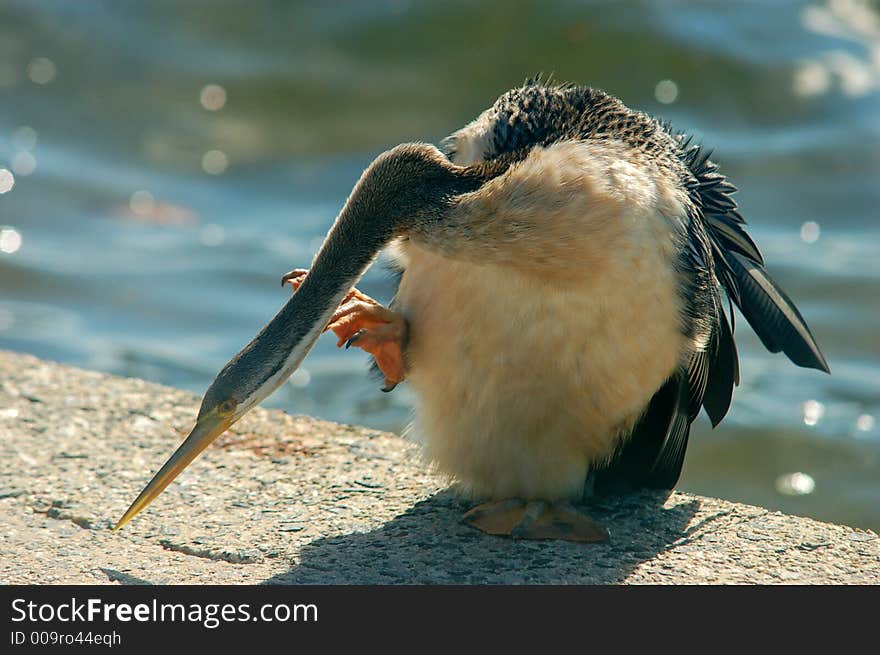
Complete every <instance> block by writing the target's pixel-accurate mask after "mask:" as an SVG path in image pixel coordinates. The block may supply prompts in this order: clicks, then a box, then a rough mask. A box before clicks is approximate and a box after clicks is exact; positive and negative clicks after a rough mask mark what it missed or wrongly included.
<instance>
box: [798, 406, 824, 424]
mask: <svg viewBox="0 0 880 655" xmlns="http://www.w3.org/2000/svg"><path fill="white" fill-rule="evenodd" d="M803 410H804V424H805V425H816V424H817V423H818V422H819V421H821V420H822V417H823V416H825V405H823V404H822V403H820V402H819V401H818V400H808V401H807V402H805V403H804V404H803Z"/></svg>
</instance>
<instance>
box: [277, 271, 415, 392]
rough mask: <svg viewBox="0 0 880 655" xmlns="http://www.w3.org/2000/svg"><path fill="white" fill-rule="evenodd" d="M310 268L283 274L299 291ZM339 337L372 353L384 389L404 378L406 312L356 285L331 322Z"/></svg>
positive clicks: (340, 343)
mask: <svg viewBox="0 0 880 655" xmlns="http://www.w3.org/2000/svg"><path fill="white" fill-rule="evenodd" d="M307 273H308V271H307V270H305V269H302V268H297V269H294V270H292V271H290V272H289V273H286V274H285V275H284V276H283V277H282V278H281V284H282V285H283V284H289V285H290V286H292V287H293V290H294V291H296V290H297V289H299V287H300V285H301V284H302V283H303V280H305V277H306V274H307ZM326 330H333V332H334V333H335V334H336V336H337V337H339V341H338V342H337V344H336V345H337V346H339V347H342V346H345V347H346V348H348V347H350V346H356V347H358V348H360V349H361V350H364V351H366V352H368V353H370V354H371V355H372V356H373V358H374V359H375V360H376V364H377V365H378V366H379V370H380V371H382V374H383V375H384V376H385V386H384V387H383V388H382V391H391V390H392V389H394V387H396V386H397V384H398V383H400V382H402V381H403V379H404V364H403V346H404V343H405V341H406V334H407V325H406V320H405V319H404V318H403V315H402V314H399V313H398V312H395V311H392V310H390V309H388V308H387V307H383V306H382V305H380V304H379V303H378V302H376V301H375V300H373V299H372V298H370V297H369V296H368V295H366V294H364V293H361V292H360V291H358V290H357V289H352V290H351V291H350V292H349V293H348V295H347V296H345V298H344V299H343V301H342V304H340V306H339V308H338V309H337V310H336V313H334V314H333V317H332V318H331V319H330V322H329V323H328V324H327V327H326V328H325V331H326Z"/></svg>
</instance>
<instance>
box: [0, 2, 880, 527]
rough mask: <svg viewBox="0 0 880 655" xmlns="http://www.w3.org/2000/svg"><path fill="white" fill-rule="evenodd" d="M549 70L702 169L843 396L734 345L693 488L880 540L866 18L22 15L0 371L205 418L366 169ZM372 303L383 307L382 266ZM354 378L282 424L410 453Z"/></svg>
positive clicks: (6, 115) (374, 396)
mask: <svg viewBox="0 0 880 655" xmlns="http://www.w3.org/2000/svg"><path fill="white" fill-rule="evenodd" d="M541 71H543V72H544V73H551V72H552V73H553V74H554V76H555V77H556V78H557V79H560V80H569V81H575V82H580V83H588V84H592V85H594V86H598V87H601V88H604V89H606V90H607V91H609V92H612V93H614V94H616V95H618V96H620V97H621V98H622V99H623V100H624V101H625V102H626V103H627V104H629V105H630V106H634V107H638V108H640V109H644V110H647V111H650V112H652V113H655V114H656V115H660V116H663V117H666V118H669V119H671V120H673V122H674V123H675V124H676V125H677V126H678V127H681V128H686V129H689V130H691V131H693V132H694V133H696V134H697V135H698V136H700V137H701V138H702V139H703V140H704V141H705V142H707V143H708V144H710V145H711V146H713V147H714V148H715V153H716V155H715V159H716V160H717V161H718V162H719V163H720V164H721V166H722V170H723V171H724V172H725V173H727V174H728V175H729V176H730V177H731V179H732V180H733V181H734V183H735V184H736V185H737V186H738V187H739V188H740V189H741V192H740V193H739V195H738V200H739V202H740V204H741V206H742V209H743V213H744V215H745V216H746V217H747V219H748V220H749V222H750V224H751V226H752V227H751V233H752V235H753V236H754V237H755V239H756V241H757V242H758V243H759V244H760V246H761V248H762V250H763V252H764V254H765V258H766V260H767V262H768V267H769V269H770V270H771V272H772V273H773V274H774V275H775V276H776V277H777V278H778V279H779V281H780V282H781V283H782V284H783V285H784V287H785V288H786V289H787V290H788V292H789V293H790V295H791V296H792V297H793V298H794V299H795V300H796V301H797V303H798V305H799V307H800V309H801V311H802V313H803V314H804V316H805V317H806V318H807V319H808V321H809V323H810V326H811V327H812V329H813V332H814V334H815V335H816V337H817V339H818V341H819V343H820V344H821V345H822V347H823V349H824V351H825V353H826V355H827V358H828V361H829V363H830V365H831V368H832V370H833V375H832V376H830V377H829V376H825V375H822V374H820V373H817V372H814V371H806V370H803V369H798V368H796V367H794V366H793V365H791V364H790V363H789V362H788V361H787V360H786V359H785V358H784V357H782V356H774V355H770V354H769V353H767V352H766V351H765V350H763V348H762V347H761V346H760V343H759V342H758V341H757V339H756V338H755V337H754V335H753V334H752V333H751V332H750V330H749V329H748V327H747V325H746V323H745V321H744V320H742V319H741V317H740V320H739V321H738V328H739V329H738V330H737V339H738V343H739V346H740V353H741V359H742V376H743V384H742V385H741V387H740V388H739V389H738V390H737V393H736V395H735V398H734V405H733V408H732V410H731V413H730V415H729V416H728V418H727V419H726V420H725V421H724V423H723V424H722V425H721V426H720V427H719V428H717V429H716V430H714V431H713V430H711V429H710V428H709V425H708V422H707V421H704V420H702V419H701V420H700V421H699V423H698V424H697V426H696V428H695V431H694V435H693V438H692V443H691V446H690V452H689V454H688V459H687V463H686V468H685V473H684V476H683V480H682V483H681V487H682V488H684V489H687V490H690V491H695V492H700V493H707V494H713V495H720V496H723V497H727V498H733V499H738V500H744V501H746V502H753V503H757V504H762V505H767V506H770V507H778V508H781V509H784V510H786V511H790V512H795V513H799V514H806V515H811V516H815V517H819V518H822V519H826V520H833V521H842V522H847V523H851V524H854V525H859V526H865V527H873V528H874V529H878V528H880V365H878V364H880V334H878V326H880V221H878V209H877V208H878V206H880V184H878V181H880V14H878V10H877V3H868V2H857V1H856V0H846V1H844V0H837V1H835V2H830V1H829V2H820V1H817V2H776V3H728V4H723V3H715V2H711V3H709V2H707V3H681V4H675V3H668V2H662V1H659V0H658V1H657V2H647V1H646V2H638V3H620V2H604V3H603V2H558V3H544V2H531V3H530V2H526V3H509V2H483V3H479V4H477V3H463V2H462V3H455V2H443V3H440V2H434V3H432V2H406V1H402V2H378V3H369V4H368V3H361V2H349V3H332V6H331V4H328V5H327V6H326V7H319V6H316V5H311V4H296V3H288V2H270V3H259V4H258V5H257V4H255V3H244V2H236V3H233V2H210V3H208V2H188V3H181V2H171V1H168V2H156V1H152V2H149V3H56V2H48V1H34V0H6V1H5V2H4V3H3V4H2V5H0V168H3V169H7V170H8V171H10V174H11V175H12V177H14V187H13V188H12V189H11V190H9V191H7V192H6V193H3V194H2V195H0V348H6V349H11V350H18V351H24V352H30V353H34V354H36V355H39V356H42V357H47V358H51V359H55V360H59V361H63V362H69V363H73V364H76V365H79V366H83V367H87V368H93V369H98V370H103V371H108V372H112V373H116V374H122V375H134V376H139V377H144V378H147V379H150V380H154V381H157V382H162V383H166V384H170V385H173V386H177V387H181V388H186V389H191V390H193V391H197V392H201V391H204V389H205V388H206V386H207V385H208V384H209V383H210V381H211V380H212V379H213V377H214V375H215V374H216V372H217V371H218V370H219V368H220V367H221V366H222V365H223V364H224V363H225V362H226V361H227V360H228V359H229V357H230V356H231V355H232V354H234V353H235V352H236V351H237V350H238V349H239V348H240V347H241V346H242V345H243V344H245V343H246V342H247V341H248V340H250V338H251V337H252V336H253V335H254V334H255V333H256V332H257V330H258V329H259V328H260V327H261V326H262V325H263V324H264V323H265V322H266V320H268V318H270V317H271V316H272V315H273V314H274V312H275V311H276V310H277V309H278V307H279V306H280V305H281V304H282V303H283V302H284V300H285V299H286V297H287V294H288V293H289V292H288V291H286V290H283V289H281V288H280V286H279V284H278V280H279V278H280V276H281V275H282V274H283V273H284V272H285V271H287V270H289V269H291V268H294V267H301V266H306V265H308V263H309V261H310V259H311V257H312V255H313V254H314V252H315V250H316V249H317V247H318V246H319V245H320V242H321V238H322V237H323V235H324V234H325V233H326V231H327V229H328V227H329V226H330V224H331V223H332V221H333V219H334V217H335V215H336V212H337V211H338V210H339V208H340V207H341V205H342V203H343V202H344V200H345V197H346V195H347V194H348V192H349V190H350V189H351V186H352V185H353V183H354V182H355V181H356V180H357V177H358V175H359V173H360V171H361V170H362V169H363V167H364V166H366V165H367V164H368V163H369V162H370V161H371V159H372V158H373V157H374V156H375V155H376V154H378V153H379V152H381V151H382V150H384V149H386V148H388V147H390V146H393V145H395V144H397V143H400V142H403V141H408V140H428V141H434V142H436V141H438V140H439V139H441V138H442V137H443V136H445V135H446V134H448V133H450V132H451V131H453V130H454V129H456V128H458V127H460V126H461V125H463V124H464V123H466V122H467V121H469V120H471V119H472V118H473V117H474V116H476V115H477V114H478V113H479V112H480V111H481V110H482V109H484V108H485V107H486V106H488V105H489V104H490V103H491V102H492V101H493V100H494V99H495V98H496V97H497V96H498V95H499V94H500V93H501V92H503V91H504V90H506V89H507V88H510V87H511V86H515V85H517V84H519V83H520V82H521V81H522V80H523V79H524V78H525V77H527V76H529V75H532V74H534V73H537V72H541ZM661 80H670V81H671V82H672V83H673V86H672V88H673V89H674V93H673V94H672V95H673V96H674V98H672V101H671V102H661V101H660V99H662V100H666V101H669V100H670V97H669V95H668V93H669V89H670V85H669V84H668V83H665V84H664V85H661V86H658V83H660V82H661ZM207 85H218V86H220V87H222V92H221V94H225V102H220V103H219V104H221V105H222V106H221V107H219V108H217V107H216V106H215V105H216V103H218V102H219V101H217V98H216V92H215V97H214V100H213V102H214V103H215V105H211V102H212V101H211V98H208V100H207V104H208V105H209V106H210V107H214V108H215V110H211V109H208V108H206V107H205V105H204V104H203V103H202V102H201V95H202V93H203V89H204V87H206V86H207ZM664 89H665V92H666V93H667V95H666V96H664V95H663V92H664V91H663V90H664ZM209 95H210V93H209ZM212 151H218V152H212ZM34 166H35V167H34ZM32 168H33V170H32V171H31V170H30V169H32ZM0 188H3V177H2V173H0ZM19 241H20V243H19ZM4 251H8V252H4ZM361 288H362V289H363V290H364V291H365V292H366V293H368V294H370V295H373V296H375V297H377V298H379V299H383V300H388V299H389V296H390V293H391V284H390V281H389V278H388V276H387V275H385V274H384V273H383V272H382V270H381V268H380V267H374V269H373V270H371V271H370V273H369V274H368V275H367V277H366V278H365V280H364V281H363V283H362V284H361ZM366 367H367V361H366V356H364V355H363V354H361V353H354V352H352V351H339V350H337V349H336V347H335V341H334V339H333V338H332V337H326V338H325V339H322V340H321V341H320V342H319V344H318V346H317V347H316V348H315V350H314V351H313V352H312V354H311V355H309V357H308V359H307V360H306V362H305V364H304V366H303V369H302V370H301V371H300V372H298V373H297V374H296V375H295V376H294V378H292V380H291V382H290V383H288V384H287V385H285V386H284V387H283V388H282V389H281V390H279V391H278V392H277V393H276V394H275V395H274V396H273V397H272V398H271V399H270V400H269V401H268V402H267V404H268V405H271V406H276V407H283V408H284V409H287V410H288V411H291V412H301V413H308V414H314V415H318V416H321V417H326V418H330V419H335V420H340V421H345V422H352V423H360V424H366V425H369V426H373V427H377V428H384V429H390V430H400V429H401V428H402V427H403V426H404V425H405V423H406V421H407V419H408V416H409V412H410V407H411V403H412V396H411V395H410V393H409V391H408V390H407V389H406V385H403V386H402V387H400V388H399V389H398V390H397V391H395V392H394V393H392V394H382V393H380V392H379V390H378V384H377V383H376V382H374V381H371V380H370V379H369V378H368V377H367V376H366V374H365V370H366ZM194 412H195V408H194ZM798 472H800V473H803V474H805V475H806V476H808V478H804V477H800V478H794V479H795V480H796V481H799V482H797V483H796V484H795V485H794V486H795V487H796V489H795V491H797V490H799V495H791V494H792V493H793V491H792V489H791V486H792V485H791V484H788V486H786V484H787V482H786V481H790V480H791V479H792V478H787V477H785V476H787V475H789V474H792V473H798ZM804 480H807V482H804ZM805 492H807V493H805Z"/></svg>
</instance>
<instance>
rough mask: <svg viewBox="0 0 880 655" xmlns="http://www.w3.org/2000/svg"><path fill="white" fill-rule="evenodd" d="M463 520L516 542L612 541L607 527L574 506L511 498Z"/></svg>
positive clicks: (487, 505)
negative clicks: (540, 540) (526, 540)
mask: <svg viewBox="0 0 880 655" xmlns="http://www.w3.org/2000/svg"><path fill="white" fill-rule="evenodd" d="M463 519H464V522H465V523H467V524H468V525H471V526H473V527H475V528H477V529H478V530H482V531H483V532H485V533H487V534H494V535H502V536H508V537H512V538H514V539H561V540H564V541H606V540H607V539H608V531H607V530H606V529H605V528H604V527H602V526H601V525H599V524H598V523H596V521H594V520H593V519H591V518H590V517H589V516H587V515H586V514H584V513H583V512H581V511H580V510H578V509H576V508H575V507H574V506H573V505H571V504H570V503H547V502H544V501H541V500H532V501H525V500H521V499H519V498H508V499H505V500H496V501H492V502H488V503H483V504H482V505H477V506H476V507H474V508H473V509H472V510H470V511H469V512H467V513H466V514H465V515H464V517H463Z"/></svg>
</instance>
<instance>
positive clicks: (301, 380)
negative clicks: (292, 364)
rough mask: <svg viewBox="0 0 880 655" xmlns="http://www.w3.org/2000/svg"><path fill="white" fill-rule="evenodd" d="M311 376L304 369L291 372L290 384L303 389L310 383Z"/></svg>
mask: <svg viewBox="0 0 880 655" xmlns="http://www.w3.org/2000/svg"><path fill="white" fill-rule="evenodd" d="M311 380H312V375H311V373H309V372H308V371H307V370H306V369H304V368H300V369H297V370H295V371H294V372H293V375H291V376H290V384H292V385H293V386H295V387H299V388H302V387H305V386H307V385H308V384H309V382H311Z"/></svg>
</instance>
